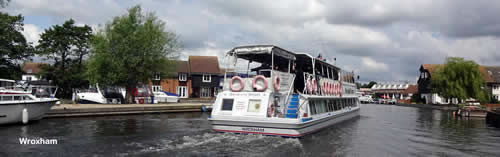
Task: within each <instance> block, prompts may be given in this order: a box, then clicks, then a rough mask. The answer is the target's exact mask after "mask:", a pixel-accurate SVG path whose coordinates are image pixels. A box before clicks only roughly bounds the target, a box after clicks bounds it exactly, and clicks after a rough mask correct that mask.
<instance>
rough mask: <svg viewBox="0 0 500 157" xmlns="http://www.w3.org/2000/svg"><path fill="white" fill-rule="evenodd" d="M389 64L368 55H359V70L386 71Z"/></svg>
mask: <svg viewBox="0 0 500 157" xmlns="http://www.w3.org/2000/svg"><path fill="white" fill-rule="evenodd" d="M387 71H389V66H387V64H385V63H381V62H377V61H375V60H373V59H372V58H369V57H361V72H387Z"/></svg>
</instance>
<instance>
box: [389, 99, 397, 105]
mask: <svg viewBox="0 0 500 157" xmlns="http://www.w3.org/2000/svg"><path fill="white" fill-rule="evenodd" d="M397 102H398V101H397V100H396V99H388V100H387V103H388V104H396V103H397Z"/></svg>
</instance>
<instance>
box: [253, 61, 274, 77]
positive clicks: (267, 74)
mask: <svg viewBox="0 0 500 157" xmlns="http://www.w3.org/2000/svg"><path fill="white" fill-rule="evenodd" d="M261 70H266V71H261ZM267 70H271V65H269V64H262V65H260V66H259V67H257V68H253V69H251V71H257V72H258V75H264V77H271V71H267Z"/></svg>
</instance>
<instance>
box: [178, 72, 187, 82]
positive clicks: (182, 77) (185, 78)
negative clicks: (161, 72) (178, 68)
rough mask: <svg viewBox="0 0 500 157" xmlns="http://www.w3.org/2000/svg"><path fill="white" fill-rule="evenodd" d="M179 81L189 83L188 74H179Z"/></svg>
mask: <svg viewBox="0 0 500 157" xmlns="http://www.w3.org/2000/svg"><path fill="white" fill-rule="evenodd" d="M179 81H187V74H186V73H179Z"/></svg>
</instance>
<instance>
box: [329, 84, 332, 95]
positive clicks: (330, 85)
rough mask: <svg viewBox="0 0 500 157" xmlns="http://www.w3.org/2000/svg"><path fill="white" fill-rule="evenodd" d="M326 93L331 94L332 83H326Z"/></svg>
mask: <svg viewBox="0 0 500 157" xmlns="http://www.w3.org/2000/svg"><path fill="white" fill-rule="evenodd" d="M328 94H330V95H331V94H333V84H332V83H328Z"/></svg>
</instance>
